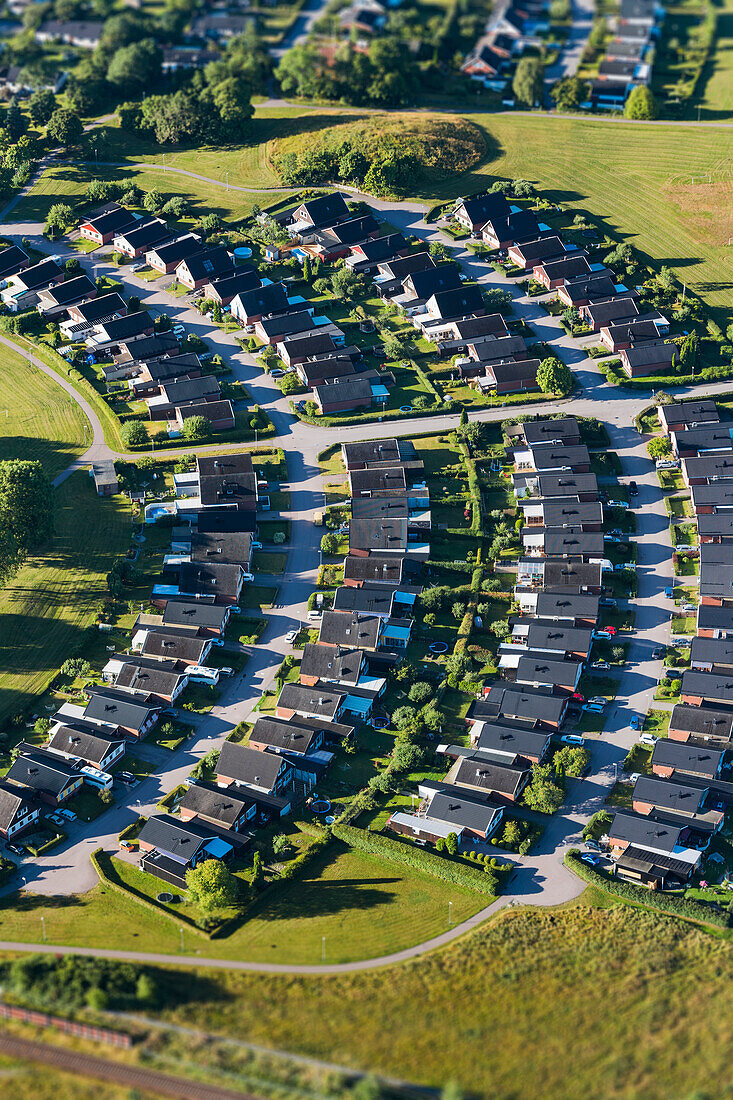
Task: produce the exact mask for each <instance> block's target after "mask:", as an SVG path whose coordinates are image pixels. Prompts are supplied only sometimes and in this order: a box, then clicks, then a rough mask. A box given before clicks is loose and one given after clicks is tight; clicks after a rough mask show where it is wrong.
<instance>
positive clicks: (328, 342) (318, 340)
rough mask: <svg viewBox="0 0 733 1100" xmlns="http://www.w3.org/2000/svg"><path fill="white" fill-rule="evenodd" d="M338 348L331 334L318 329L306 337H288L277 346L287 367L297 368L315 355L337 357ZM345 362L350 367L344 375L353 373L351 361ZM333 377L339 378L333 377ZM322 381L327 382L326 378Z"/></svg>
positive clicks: (345, 370) (346, 360)
mask: <svg viewBox="0 0 733 1100" xmlns="http://www.w3.org/2000/svg"><path fill="white" fill-rule="evenodd" d="M308 316H310V314H308ZM337 347H338V345H337V343H336V341H335V340H334V338H333V335H332V334H331V332H320V331H319V330H318V329H316V330H315V331H312V332H308V334H307V335H305V336H301V335H296V336H294V337H286V338H285V339H284V340H282V341H280V342H279V343H278V344H277V354H278V355H279V357H280V358H281V359H282V361H283V363H285V364H286V365H287V366H289V367H295V366H298V365H299V364H301V363H303V362H305V360H306V359H310V358H311V357H312V356H314V355H327V354H333V355H335V354H336V351H337ZM327 361H328V360H327ZM337 361H338V360H337ZM345 362H346V363H347V364H348V367H347V368H346V369H344V372H343V373H344V374H351V373H353V370H354V368H353V365H352V361H351V359H348V358H346V359H345ZM349 368H350V369H349ZM331 377H338V376H333V375H332V376H331ZM322 381H325V377H324V378H323V379H322Z"/></svg>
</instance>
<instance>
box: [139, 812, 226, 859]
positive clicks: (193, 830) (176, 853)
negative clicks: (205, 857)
mask: <svg viewBox="0 0 733 1100" xmlns="http://www.w3.org/2000/svg"><path fill="white" fill-rule="evenodd" d="M215 836H216V833H212V832H210V831H209V830H208V829H206V828H205V827H204V826H202V825H199V824H197V823H196V822H195V821H186V822H184V821H181V819H180V818H178V817H172V816H171V814H152V815H151V816H150V817H149V818H148V820H147V821H146V822H145V824H144V825H143V827H142V829H141V830H140V838H139V839H140V842H141V843H142V844H150V845H151V846H152V847H153V848H157V849H158V851H161V852H166V853H168V855H171V856H173V858H174V859H176V860H178V861H179V862H181V863H190V862H191V860H192V859H193V858H194V856H195V855H196V853H197V852H198V851H199V849H200V848H201V847H202V845H204V844H205V843H206V841H207V840H213V838H214V837H215Z"/></svg>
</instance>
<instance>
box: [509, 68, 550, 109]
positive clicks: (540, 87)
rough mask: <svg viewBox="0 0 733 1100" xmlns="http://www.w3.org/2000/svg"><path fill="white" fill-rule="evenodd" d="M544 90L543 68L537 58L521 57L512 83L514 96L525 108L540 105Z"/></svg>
mask: <svg viewBox="0 0 733 1100" xmlns="http://www.w3.org/2000/svg"><path fill="white" fill-rule="evenodd" d="M544 90H545V67H544V65H543V64H542V62H541V61H540V59H539V58H538V57H521V58H520V59H519V61H518V62H517V68H516V71H515V73H514V80H513V81H512V91H513V92H514V95H515V96H516V98H517V99H518V100H519V102H520V103H522V104H523V105H524V106H525V107H534V106H536V105H537V104H538V103H539V104H541V103H542V96H543V94H544Z"/></svg>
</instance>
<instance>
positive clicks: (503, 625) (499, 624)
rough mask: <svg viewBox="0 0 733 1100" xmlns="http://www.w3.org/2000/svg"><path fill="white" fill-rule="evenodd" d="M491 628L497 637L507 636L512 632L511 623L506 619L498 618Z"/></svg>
mask: <svg viewBox="0 0 733 1100" xmlns="http://www.w3.org/2000/svg"><path fill="white" fill-rule="evenodd" d="M489 630H490V631H491V633H492V634H494V635H495V636H496V637H497V638H506V637H507V635H508V634H509V633H510V630H511V627H510V626H509V623H508V622H507V620H506V619H497V620H496V621H495V622H493V623H492V624H491V626H490V627H489Z"/></svg>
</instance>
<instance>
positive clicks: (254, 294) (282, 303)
mask: <svg viewBox="0 0 733 1100" xmlns="http://www.w3.org/2000/svg"><path fill="white" fill-rule="evenodd" d="M234 300H235V302H236V301H239V303H240V305H241V307H242V311H243V312H244V313H245V314H246V315H247V316H248V317H256V316H257V315H258V314H262V315H263V316H265V315H266V314H268V313H274V312H276V311H277V310H280V309H287V305H288V295H287V292H286V290H285V287H284V285H283V284H282V283H269V284H268V285H267V286H258V287H256V288H255V289H254V290H245V291H242V292H240V293H239V294H237V296H236V298H235V299H234Z"/></svg>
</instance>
